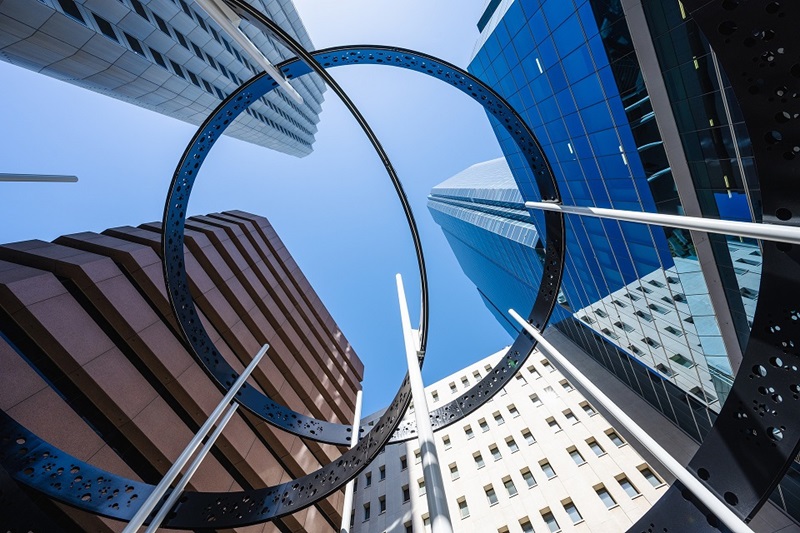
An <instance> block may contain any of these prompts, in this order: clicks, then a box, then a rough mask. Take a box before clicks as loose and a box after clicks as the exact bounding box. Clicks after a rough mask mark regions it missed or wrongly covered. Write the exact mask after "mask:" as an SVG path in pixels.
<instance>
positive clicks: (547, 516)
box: [542, 511, 561, 533]
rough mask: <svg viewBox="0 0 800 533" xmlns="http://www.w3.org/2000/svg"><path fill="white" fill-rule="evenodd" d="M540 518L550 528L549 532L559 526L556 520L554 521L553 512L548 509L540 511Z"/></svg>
mask: <svg viewBox="0 0 800 533" xmlns="http://www.w3.org/2000/svg"><path fill="white" fill-rule="evenodd" d="M542 520H544V523H545V524H547V527H548V528H549V529H550V531H551V533H554V532H555V531H559V530H560V529H561V528H560V527H559V526H558V522H556V517H555V516H553V513H551V512H550V511H546V512H543V513H542Z"/></svg>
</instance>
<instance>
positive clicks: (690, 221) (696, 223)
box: [525, 202, 800, 244]
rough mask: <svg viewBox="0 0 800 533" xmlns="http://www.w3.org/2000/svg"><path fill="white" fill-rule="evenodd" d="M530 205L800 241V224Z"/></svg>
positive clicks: (624, 219) (664, 224) (643, 222)
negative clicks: (794, 225)
mask: <svg viewBox="0 0 800 533" xmlns="http://www.w3.org/2000/svg"><path fill="white" fill-rule="evenodd" d="M525 207H527V208H529V209H541V210H543V211H558V212H561V213H569V214H573V215H583V216H590V217H597V218H611V219H614V220H623V221H626V222H638V223H642V224H655V225H658V226H668V227H671V228H682V229H688V230H694V231H705V232H707V233H719V234H722V235H733V236H736V237H748V238H751V239H764V240H767V241H778V242H789V243H792V244H800V228H796V227H793V226H779V225H777V224H759V223H756V222H739V221H736V220H717V219H715V218H703V217H687V216H683V215H662V214H660V213H647V212H643V211H624V210H621V209H604V208H601V207H575V206H568V205H560V204H554V203H550V202H525Z"/></svg>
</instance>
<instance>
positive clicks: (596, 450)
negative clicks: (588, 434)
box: [586, 438, 606, 457]
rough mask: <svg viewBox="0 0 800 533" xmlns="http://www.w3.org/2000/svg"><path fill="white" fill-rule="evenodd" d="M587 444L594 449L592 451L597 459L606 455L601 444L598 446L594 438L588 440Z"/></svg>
mask: <svg viewBox="0 0 800 533" xmlns="http://www.w3.org/2000/svg"><path fill="white" fill-rule="evenodd" d="M586 444H588V445H589V448H591V449H592V451H593V452H594V454H595V455H596V456H597V457H600V456H601V455H603V454H605V453H606V451H605V450H604V449H603V447H602V446H600V444H598V443H597V441H596V440H595V439H594V438H591V439H588V440H587V441H586Z"/></svg>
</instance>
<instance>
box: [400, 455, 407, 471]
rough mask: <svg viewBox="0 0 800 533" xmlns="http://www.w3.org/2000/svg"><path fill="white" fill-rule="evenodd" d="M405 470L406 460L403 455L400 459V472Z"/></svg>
mask: <svg viewBox="0 0 800 533" xmlns="http://www.w3.org/2000/svg"><path fill="white" fill-rule="evenodd" d="M406 468H408V459H406V456H405V455H404V456H402V457H400V470H405V469H406Z"/></svg>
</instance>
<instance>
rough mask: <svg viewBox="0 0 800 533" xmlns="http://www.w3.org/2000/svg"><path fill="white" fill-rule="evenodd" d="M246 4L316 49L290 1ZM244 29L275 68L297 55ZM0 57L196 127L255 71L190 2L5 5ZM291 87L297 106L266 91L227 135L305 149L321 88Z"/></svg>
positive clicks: (25, 0) (311, 80)
mask: <svg viewBox="0 0 800 533" xmlns="http://www.w3.org/2000/svg"><path fill="white" fill-rule="evenodd" d="M252 4H253V5H254V6H255V7H257V8H258V9H259V10H261V11H262V12H264V13H266V14H267V15H269V16H270V17H271V18H272V19H273V20H275V21H276V22H277V23H278V24H280V25H281V27H282V28H283V29H284V30H286V31H287V32H288V33H289V34H290V35H292V37H294V38H295V39H296V40H297V41H299V42H300V43H301V44H302V45H303V46H304V47H305V48H306V49H313V48H314V46H313V44H312V43H311V40H310V39H309V37H308V34H307V33H306V30H305V27H304V26H303V23H302V21H301V20H300V17H299V15H298V14H297V11H296V10H295V8H294V5H293V4H292V3H291V2H290V1H279V0H263V1H262V0H253V2H252ZM242 29H243V31H244V32H245V34H246V35H247V36H248V37H249V38H250V39H251V40H252V41H253V42H254V43H255V45H256V46H257V47H258V48H259V50H261V52H262V53H263V54H264V56H265V57H266V58H267V59H268V60H270V61H271V62H272V63H273V64H277V63H280V62H281V61H282V60H283V59H287V58H288V57H293V56H292V55H291V54H289V53H288V51H287V50H286V49H285V48H283V46H282V45H280V44H278V43H277V42H276V41H275V40H274V39H273V38H272V37H271V36H269V35H266V34H264V33H262V32H261V31H259V30H257V29H256V28H255V27H253V26H252V25H249V24H248V23H247V22H242ZM0 59H2V60H4V61H8V62H10V63H13V64H15V65H19V66H22V67H25V68H27V69H30V70H33V71H35V72H39V73H41V74H45V75H47V76H51V77H53V78H57V79H60V80H62V81H66V82H68V83H71V84H73V85H77V86H79V87H84V88H86V89H90V90H92V91H95V92H98V93H101V94H104V95H107V96H111V97H112V98H116V99H118V100H123V101H125V102H129V103H132V104H135V105H138V106H140V107H144V108H146V109H150V110H153V111H156V112H158V113H161V114H164V115H167V116H170V117H174V118H177V119H180V120H183V121H185V122H189V123H190V124H195V125H199V124H201V123H202V122H203V120H205V118H206V117H207V116H208V115H209V114H210V112H211V111H212V110H213V109H214V108H215V107H216V106H217V105H218V104H219V103H220V102H221V101H222V99H223V98H225V97H227V96H228V95H229V94H230V93H231V92H233V90H234V89H235V88H236V87H238V86H239V85H241V84H242V83H243V82H244V81H245V80H248V79H250V78H251V77H252V76H254V75H255V74H257V73H259V72H261V69H260V68H259V67H257V65H256V64H255V62H254V61H253V59H252V58H250V57H249V56H248V55H247V54H245V53H244V52H243V50H242V49H241V47H239V45H238V44H236V43H235V42H234V41H233V40H232V39H231V38H230V37H229V36H227V35H226V34H225V33H224V32H223V31H222V30H221V29H220V28H219V26H217V25H216V23H215V22H214V21H213V20H211V19H210V18H209V17H208V15H206V13H205V12H204V11H203V10H202V9H200V7H199V6H197V5H195V4H194V2H193V1H192V0H149V1H148V0H122V1H117V0H100V1H91V0H90V1H84V0H4V1H3V2H2V3H0ZM290 83H291V84H292V86H293V87H294V88H295V89H296V90H297V92H298V93H300V95H301V96H302V97H303V101H304V103H303V104H302V105H299V104H297V103H296V102H295V101H294V100H292V99H291V98H290V97H289V96H287V95H286V94H284V92H283V90H281V89H278V90H276V91H271V92H270V93H269V94H268V95H266V96H264V97H262V98H260V99H259V100H257V101H255V102H254V103H253V104H252V105H251V106H250V108H248V109H247V111H246V112H245V113H243V114H241V115H240V116H239V117H237V118H236V120H235V121H234V122H233V123H232V124H231V125H230V126H229V127H228V129H227V130H226V134H227V135H230V136H232V137H235V138H237V139H242V140H244V141H248V142H251V143H254V144H258V145H261V146H265V147H267V148H272V149H274V150H278V151H281V152H285V153H287V154H291V155H296V156H304V155H308V154H309V153H311V151H312V144H313V142H314V135H315V133H316V131H317V126H316V125H317V123H318V122H319V113H320V111H321V110H322V107H321V104H322V101H323V97H322V93H323V91H324V90H325V87H324V84H323V83H322V81H321V80H320V79H319V77H317V76H316V75H310V76H304V77H303V78H302V79H298V80H292V81H291V82H290Z"/></svg>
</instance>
